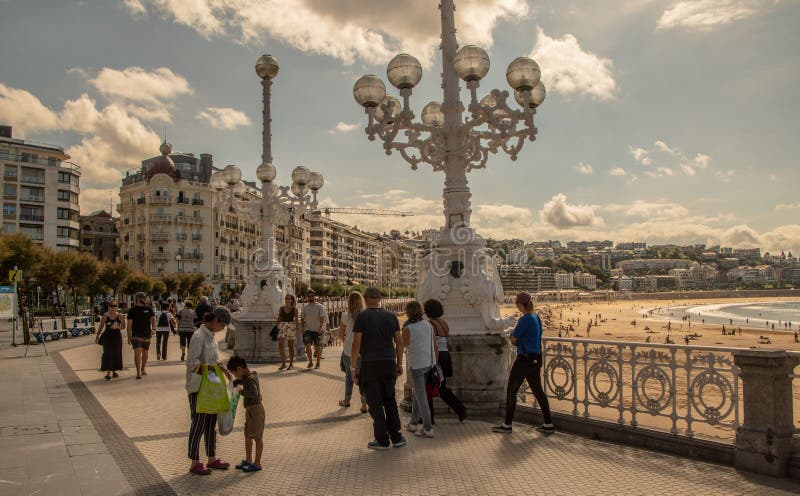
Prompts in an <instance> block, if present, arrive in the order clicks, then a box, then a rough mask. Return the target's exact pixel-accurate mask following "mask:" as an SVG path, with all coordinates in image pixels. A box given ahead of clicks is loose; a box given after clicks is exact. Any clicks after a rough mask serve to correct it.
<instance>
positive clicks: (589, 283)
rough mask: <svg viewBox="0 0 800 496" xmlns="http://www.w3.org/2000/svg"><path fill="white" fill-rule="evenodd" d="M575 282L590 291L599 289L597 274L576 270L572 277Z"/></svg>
mask: <svg viewBox="0 0 800 496" xmlns="http://www.w3.org/2000/svg"><path fill="white" fill-rule="evenodd" d="M572 280H573V282H574V284H575V285H576V286H579V287H581V288H586V289H588V290H589V291H594V290H595V289H597V276H595V275H594V274H589V273H588V272H576V273H575V274H574V276H573V278H572Z"/></svg>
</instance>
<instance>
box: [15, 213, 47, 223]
mask: <svg viewBox="0 0 800 496" xmlns="http://www.w3.org/2000/svg"><path fill="white" fill-rule="evenodd" d="M19 220H20V222H44V215H22V214H20V216H19Z"/></svg>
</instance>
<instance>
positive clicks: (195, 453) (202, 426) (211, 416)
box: [189, 393, 217, 460]
mask: <svg viewBox="0 0 800 496" xmlns="http://www.w3.org/2000/svg"><path fill="white" fill-rule="evenodd" d="M189 409H190V410H191V413H192V427H191V428H190V429H189V459H190V460H199V459H200V437H201V436H202V437H203V438H204V439H205V444H206V455H208V457H209V458H213V457H214V455H215V450H216V448H217V431H216V427H217V414H216V413H197V393H192V394H190V395H189Z"/></svg>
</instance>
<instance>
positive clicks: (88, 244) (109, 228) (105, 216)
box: [80, 210, 120, 262]
mask: <svg viewBox="0 0 800 496" xmlns="http://www.w3.org/2000/svg"><path fill="white" fill-rule="evenodd" d="M80 224H81V252H85V253H91V254H92V255H94V256H95V257H96V258H97V259H98V260H103V261H109V262H116V261H117V259H118V258H119V239H120V238H119V231H118V230H117V219H115V218H114V217H112V216H111V214H110V213H109V212H106V211H105V210H98V211H97V212H92V213H90V214H89V215H81V216H80Z"/></svg>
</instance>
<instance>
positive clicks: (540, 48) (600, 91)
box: [531, 28, 617, 101]
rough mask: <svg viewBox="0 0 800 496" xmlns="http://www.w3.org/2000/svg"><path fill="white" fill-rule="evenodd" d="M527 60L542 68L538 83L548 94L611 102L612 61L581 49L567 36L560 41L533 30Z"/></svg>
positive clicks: (615, 84)
mask: <svg viewBox="0 0 800 496" xmlns="http://www.w3.org/2000/svg"><path fill="white" fill-rule="evenodd" d="M537 32H538V34H537V37H536V45H535V46H534V47H533V51H532V52H531V57H533V58H534V59H536V61H537V62H538V63H539V66H540V67H541V69H542V81H544V84H545V87H546V88H547V90H548V91H555V92H557V93H561V94H563V95H567V96H571V95H588V96H590V97H592V98H593V99H595V100H600V101H608V100H612V99H613V98H614V96H615V94H616V92H617V83H616V81H615V80H614V75H613V74H612V73H611V68H612V66H613V62H612V61H611V59H607V58H602V57H600V56H598V55H595V54H594V53H592V52H589V51H585V50H584V49H583V48H581V46H580V43H578V40H577V39H576V38H575V36H573V35H571V34H566V35H564V37H563V38H561V39H556V38H551V37H549V36H547V35H546V34H545V33H544V31H543V30H542V29H541V28H538V30H537Z"/></svg>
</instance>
